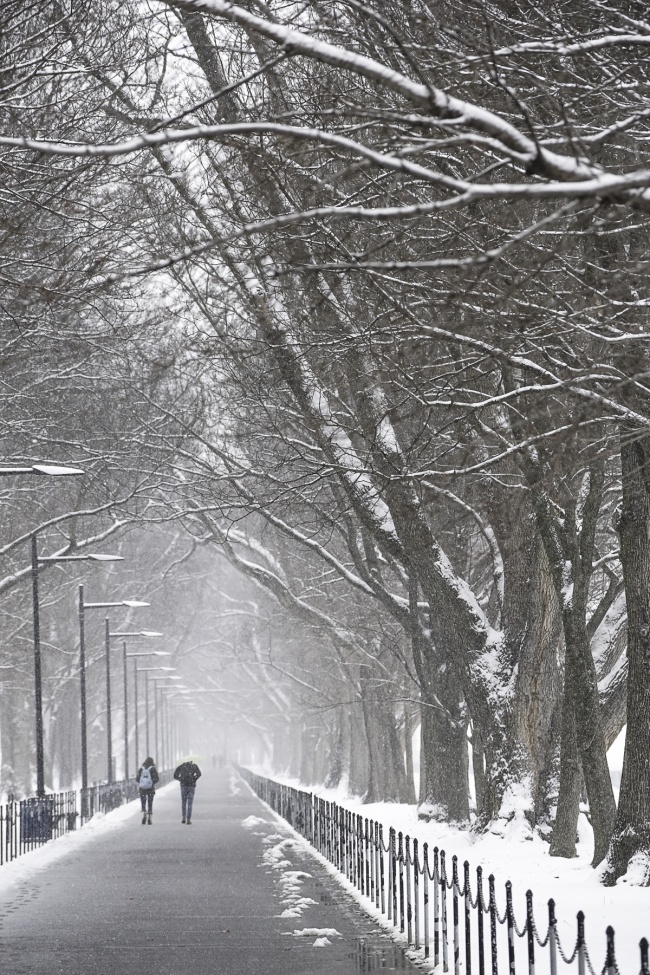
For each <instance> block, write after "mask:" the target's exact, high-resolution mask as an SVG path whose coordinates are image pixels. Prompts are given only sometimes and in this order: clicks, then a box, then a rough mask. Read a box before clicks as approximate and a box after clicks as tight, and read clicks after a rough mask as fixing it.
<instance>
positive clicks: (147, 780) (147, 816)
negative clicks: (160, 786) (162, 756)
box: [135, 758, 158, 826]
mask: <svg viewBox="0 0 650 975" xmlns="http://www.w3.org/2000/svg"><path fill="white" fill-rule="evenodd" d="M135 780H136V782H137V783H138V788H139V789H140V803H141V805H142V825H143V826H144V825H145V823H148V824H149V826H151V811H152V809H153V797H154V796H155V794H156V789H155V785H156V782H157V781H158V770H157V768H156V765H155V762H154V760H153V758H145V760H144V762H143V763H142V765H141V766H140V768H139V769H138V774H137V775H136V777H135Z"/></svg>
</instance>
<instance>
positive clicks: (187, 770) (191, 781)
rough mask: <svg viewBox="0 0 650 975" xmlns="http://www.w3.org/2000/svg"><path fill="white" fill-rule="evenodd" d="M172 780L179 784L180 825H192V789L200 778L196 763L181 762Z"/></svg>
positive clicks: (199, 770)
mask: <svg viewBox="0 0 650 975" xmlns="http://www.w3.org/2000/svg"><path fill="white" fill-rule="evenodd" d="M174 778H175V779H178V781H179V782H180V784H181V810H182V814H183V818H182V820H181V822H182V823H187V825H188V826H190V825H191V824H192V803H193V802H194V788H195V786H196V780H197V779H200V778H201V769H200V768H199V766H198V765H197V764H196V762H192V761H189V762H181V764H180V765H179V766H178V768H177V769H176V770H175V772H174Z"/></svg>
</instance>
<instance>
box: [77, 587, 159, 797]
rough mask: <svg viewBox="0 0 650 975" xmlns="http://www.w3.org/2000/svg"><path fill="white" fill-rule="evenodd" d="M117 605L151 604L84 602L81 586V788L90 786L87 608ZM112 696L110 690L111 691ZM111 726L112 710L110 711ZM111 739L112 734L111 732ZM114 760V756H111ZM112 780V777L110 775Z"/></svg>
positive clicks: (133, 606) (129, 607) (135, 602)
mask: <svg viewBox="0 0 650 975" xmlns="http://www.w3.org/2000/svg"><path fill="white" fill-rule="evenodd" d="M115 606H126V607H127V608H128V609H138V608H140V607H142V606H149V603H143V602H141V601H140V600H137V599H122V600H119V601H118V602H101V603H86V602H84V587H83V586H79V670H80V674H81V788H82V790H84V789H87V788H88V740H87V720H86V639H85V612H86V610H87V609H108V608H112V607H115ZM109 698H110V692H109ZM108 714H109V717H108V723H109V726H110V710H109V712H108ZM109 739H110V734H109ZM111 761H112V758H111ZM109 782H110V777H109Z"/></svg>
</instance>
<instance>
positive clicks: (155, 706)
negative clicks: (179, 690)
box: [147, 667, 183, 767]
mask: <svg viewBox="0 0 650 975" xmlns="http://www.w3.org/2000/svg"><path fill="white" fill-rule="evenodd" d="M161 669H162V668H161ZM165 669H167V668H165ZM169 669H170V670H175V669H176V668H175V667H171V668H169ZM182 679H183V678H182V677H180V676H177V675H171V676H170V675H164V676H162V677H151V678H149V677H148V678H147V680H148V681H149V680H151V681H152V682H153V685H154V687H153V728H154V750H155V752H156V754H157V755H158V752H159V751H160V748H159V746H160V743H161V739H162V734H161V735H160V736H159V735H158V725H159V721H158V685H159V683H160V682H161V681H162V682H164V681H168V680H182ZM161 693H162V688H161ZM160 716H161V720H162V708H161V715H160ZM161 730H162V729H161ZM161 757H162V756H161ZM161 767H164V762H163V765H162V766H161Z"/></svg>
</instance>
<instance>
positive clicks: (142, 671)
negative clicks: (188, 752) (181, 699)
mask: <svg viewBox="0 0 650 975" xmlns="http://www.w3.org/2000/svg"><path fill="white" fill-rule="evenodd" d="M160 670H166V671H172V670H176V668H175V667H140V668H139V670H138V673H139V674H146V673H149V672H153V671H160ZM159 679H164V677H163V678H159ZM173 679H174V680H178V679H179V678H176V677H175V678H173ZM144 709H145V746H146V749H147V755H151V751H150V749H149V678H148V677H145V681H144Z"/></svg>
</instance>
